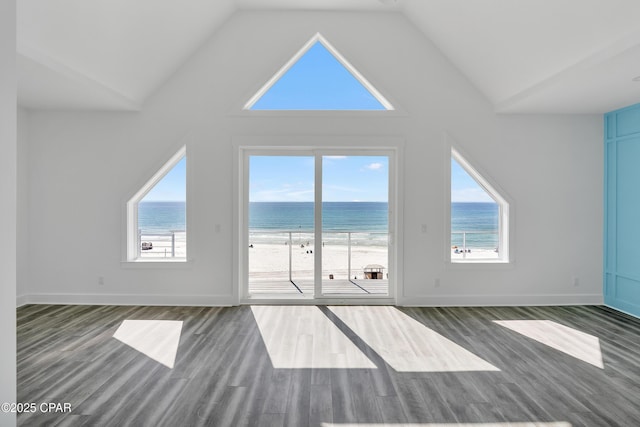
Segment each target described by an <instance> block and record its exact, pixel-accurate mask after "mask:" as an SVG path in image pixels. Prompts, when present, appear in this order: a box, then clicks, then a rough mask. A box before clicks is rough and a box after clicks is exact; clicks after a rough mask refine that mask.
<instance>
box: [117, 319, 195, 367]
mask: <svg viewBox="0 0 640 427" xmlns="http://www.w3.org/2000/svg"><path fill="white" fill-rule="evenodd" d="M181 332H182V321H181V320H129V319H127V320H124V321H123V322H122V324H121V325H120V327H119V328H118V330H117V331H116V332H115V333H114V334H113V337H114V338H115V339H117V340H118V341H120V342H122V343H124V344H126V345H128V346H129V347H131V348H133V349H135V350H137V351H139V352H140V353H142V354H144V355H145V356H147V357H150V358H151V359H153V360H155V361H156V362H158V363H161V364H163V365H164V366H166V367H168V368H173V366H174V364H175V360H176V355H177V353H178V344H180V334H181Z"/></svg>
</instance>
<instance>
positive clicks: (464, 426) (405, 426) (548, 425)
mask: <svg viewBox="0 0 640 427" xmlns="http://www.w3.org/2000/svg"><path fill="white" fill-rule="evenodd" d="M321 425H322V427H363V426H365V425H366V426H367V427H376V426H391V427H396V426H397V427H451V426H456V427H571V424H570V423H568V422H565V421H551V422H537V421H531V422H517V423H402V424H394V423H384V424H375V423H374V424H371V423H366V424H353V423H352V424H337V423H321Z"/></svg>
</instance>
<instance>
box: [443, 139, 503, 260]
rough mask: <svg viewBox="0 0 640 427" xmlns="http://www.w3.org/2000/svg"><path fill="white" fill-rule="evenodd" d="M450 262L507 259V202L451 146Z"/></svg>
mask: <svg viewBox="0 0 640 427" xmlns="http://www.w3.org/2000/svg"><path fill="white" fill-rule="evenodd" d="M450 213H451V217H450V219H451V241H450V244H451V262H464V261H467V262H508V261H509V238H508V230H509V226H508V222H509V204H508V203H507V201H506V200H505V199H504V198H503V197H502V196H501V195H500V194H499V193H498V192H497V191H496V190H495V189H494V187H492V186H491V184H489V182H488V181H487V180H486V179H485V178H484V177H483V176H482V175H480V173H478V172H477V171H476V170H475V169H474V168H473V167H472V166H471V164H470V163H469V162H468V161H467V160H466V159H465V158H463V157H462V156H461V155H460V153H458V152H457V151H456V150H454V149H452V150H451V211H450Z"/></svg>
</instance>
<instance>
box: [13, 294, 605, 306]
mask: <svg viewBox="0 0 640 427" xmlns="http://www.w3.org/2000/svg"><path fill="white" fill-rule="evenodd" d="M251 302H252V301H243V303H251ZM367 302H368V301H357V302H356V301H350V302H349V303H350V304H357V303H362V304H366V303H367ZM256 303H263V304H264V303H275V302H274V301H262V300H261V301H256ZM318 303H319V302H317V301H316V302H315V304H318ZM26 304H70V305H148V306H158V305H176V306H212V307H216V306H223V307H227V306H234V305H237V304H238V302H237V300H236V299H235V298H234V297H233V296H232V295H126V294H28V295H20V296H19V297H17V299H16V305H17V307H21V306H23V305H26ZM602 304H604V299H603V297H602V295H601V294H571V295H558V294H556V295H420V296H415V297H402V298H399V299H398V301H397V305H398V306H406V307H482V306H536V305H602Z"/></svg>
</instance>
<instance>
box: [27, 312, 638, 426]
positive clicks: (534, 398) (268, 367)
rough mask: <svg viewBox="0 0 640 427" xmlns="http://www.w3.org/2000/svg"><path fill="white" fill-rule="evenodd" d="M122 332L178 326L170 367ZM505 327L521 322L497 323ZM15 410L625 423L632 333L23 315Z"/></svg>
mask: <svg viewBox="0 0 640 427" xmlns="http://www.w3.org/2000/svg"><path fill="white" fill-rule="evenodd" d="M134 319H145V320H153V319H156V320H182V321H183V324H182V333H181V337H180V341H179V346H178V350H177V356H176V359H175V366H174V367H173V368H168V367H167V366H165V365H163V364H160V363H158V362H156V361H155V360H153V359H151V358H149V357H147V356H145V355H144V354H142V353H140V352H138V351H136V350H134V349H133V348H131V347H129V346H127V345H125V344H123V343H122V342H121V341H119V340H117V339H114V338H113V335H114V333H115V331H116V330H117V329H118V328H119V326H120V325H121V323H122V322H123V321H124V320H134ZM516 320H528V321H532V322H520V323H517V325H519V326H518V328H519V329H518V330H517V331H516V330H514V329H511V328H509V327H505V326H504V325H505V324H506V323H497V322H496V321H516ZM536 321H546V322H542V323H539V322H536ZM523 328H524V329H523ZM527 328H528V329H527ZM528 330H530V332H531V333H530V334H529V332H527V331H528ZM554 331H555V332H554ZM574 332H575V333H574ZM528 335H530V336H528ZM541 335H543V336H545V337H547V338H549V342H547V343H541V342H540V337H541ZM556 335H557V336H556ZM532 337H533V338H532ZM562 346H565V347H568V349H569V351H561V350H559V349H558V348H561V347H562ZM572 349H573V350H572ZM581 354H585V355H588V358H586V359H585V360H586V361H585V360H581V358H580V355H581ZM599 354H601V360H602V365H601V366H602V367H599V366H597V365H598V364H597V363H594V362H593V360H594V359H593V357H594V355H595V356H596V359H597V356H598V355H599ZM18 401H19V402H37V403H41V402H59V403H63V402H68V403H71V405H72V411H71V412H70V413H68V414H43V413H36V414H20V415H19V416H18V423H19V425H23V426H38V425H47V426H48V425H60V426H63V425H64V426H67V425H86V426H103V425H104V426H172V427H173V426H199V425H214V426H224V425H228V426H239V425H260V426H262V425H264V426H280V425H290V426H307V425H310V426H327V427H328V426H333V425H336V426H344V425H371V424H374V425H403V424H412V425H414V426H415V425H424V426H429V425H432V424H438V425H440V424H445V425H455V424H460V423H463V424H467V425H472V426H484V427H486V426H488V425H500V426H504V425H517V426H522V425H542V426H554V427H566V426H637V425H639V423H640V321H638V320H637V319H634V318H631V317H628V316H625V315H623V314H620V313H617V312H615V311H613V310H609V309H607V308H602V307H544V308H543V307H536V308H394V307H324V306H319V307H318V306H306V307H301V306H294V307H291V306H262V307H249V306H241V307H231V308H210V307H116V306H47V305H29V306H24V307H21V308H20V309H18ZM520 423H522V424H520ZM527 423H528V424H527Z"/></svg>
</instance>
